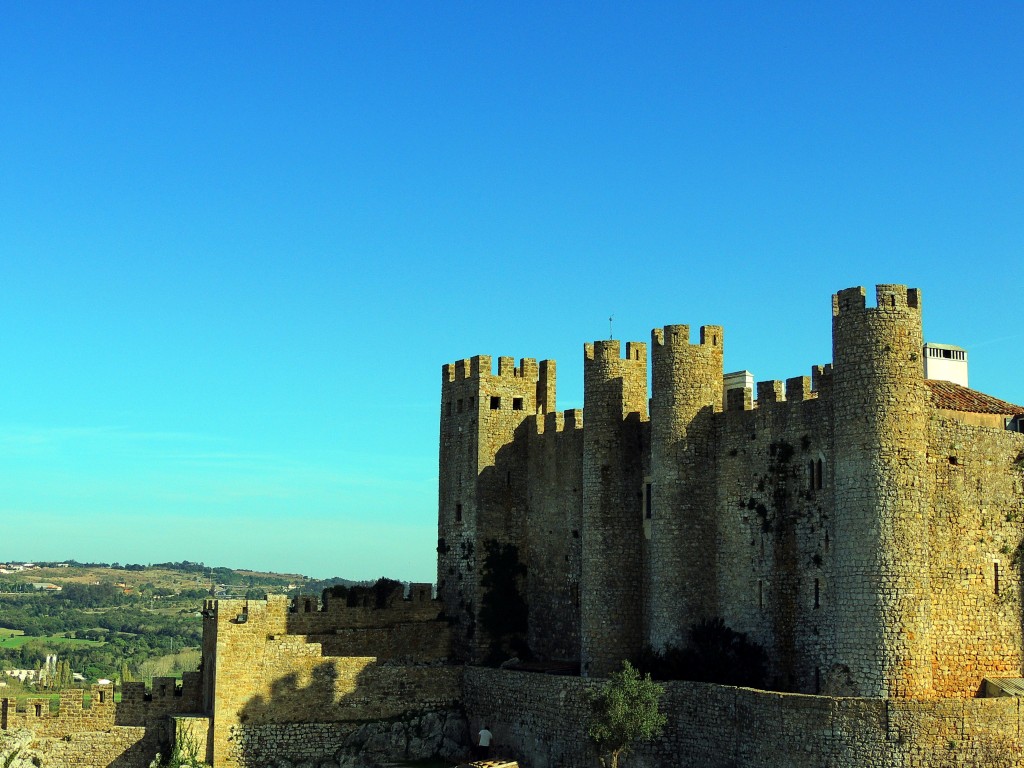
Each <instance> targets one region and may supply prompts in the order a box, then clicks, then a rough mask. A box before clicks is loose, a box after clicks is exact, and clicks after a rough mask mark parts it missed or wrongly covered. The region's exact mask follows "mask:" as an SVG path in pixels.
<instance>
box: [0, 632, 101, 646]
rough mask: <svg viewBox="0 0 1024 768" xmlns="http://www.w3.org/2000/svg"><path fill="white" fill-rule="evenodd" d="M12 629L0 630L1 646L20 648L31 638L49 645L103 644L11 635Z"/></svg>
mask: <svg viewBox="0 0 1024 768" xmlns="http://www.w3.org/2000/svg"><path fill="white" fill-rule="evenodd" d="M9 632H10V630H3V631H0V648H20V647H21V646H23V645H24V644H25V643H27V642H29V641H31V640H40V641H43V642H45V643H47V644H48V645H103V643H102V642H100V641H99V640H79V639H77V638H70V637H55V636H50V637H30V636H29V635H13V636H12V635H10V634H8V633H9Z"/></svg>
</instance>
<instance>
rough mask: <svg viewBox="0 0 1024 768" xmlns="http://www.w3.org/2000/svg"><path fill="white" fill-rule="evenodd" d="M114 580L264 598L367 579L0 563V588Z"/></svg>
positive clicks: (129, 587)
mask: <svg viewBox="0 0 1024 768" xmlns="http://www.w3.org/2000/svg"><path fill="white" fill-rule="evenodd" d="M43 583H46V584H52V585H56V586H59V587H63V586H64V585H67V584H87V585H100V584H103V585H107V584H109V585H112V586H115V587H117V588H119V589H121V590H123V591H125V592H126V593H131V592H142V593H146V594H150V595H154V596H156V597H171V596H176V595H187V596H189V597H199V596H200V595H199V592H200V591H202V592H204V593H205V594H207V595H216V594H231V595H238V596H245V595H247V596H249V597H260V596H262V595H263V594H290V595H295V594H299V593H302V594H320V593H321V592H322V591H323V590H324V589H325V588H327V587H330V586H333V585H335V584H341V585H344V586H352V585H355V584H368V583H370V582H359V581H354V580H352V579H344V578H341V577H335V578H331V579H310V578H309V577H307V576H303V575H301V574H297V573H273V572H269V571H256V570H248V569H233V568H224V567H220V566H208V565H206V564H204V563H196V562H191V561H188V560H183V561H181V562H167V563H153V564H147V565H142V564H136V563H128V564H125V565H122V564H120V563H89V562H85V563H83V562H79V561H77V560H62V561H60V562H28V561H10V562H7V563H0V592H11V591H18V592H21V591H29V590H30V589H31V588H32V587H31V585H32V584H43Z"/></svg>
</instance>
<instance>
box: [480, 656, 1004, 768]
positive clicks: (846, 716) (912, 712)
mask: <svg viewBox="0 0 1024 768" xmlns="http://www.w3.org/2000/svg"><path fill="white" fill-rule="evenodd" d="M600 684H601V681H594V680H586V679H583V678H576V677H557V676H552V675H540V674H534V673H529V672H513V671H508V670H497V669H485V668H481V667H467V668H466V671H465V677H464V704H465V709H466V714H467V717H468V719H469V725H470V730H471V731H473V730H474V729H476V728H479V726H480V724H481V723H487V725H488V727H489V728H490V730H491V731H492V732H493V733H494V736H495V743H496V745H497V749H498V751H499V752H507V753H510V754H511V755H513V756H515V757H516V758H517V759H518V760H519V763H520V765H521V766H523V768H555V767H556V766H558V767H559V768H584V766H586V767H588V768H589V766H592V765H594V764H595V761H594V756H593V754H592V753H590V752H589V743H588V739H587V734H586V728H587V725H586V724H587V718H588V709H587V705H586V698H585V695H586V691H587V690H588V689H595V688H597V687H598V686H599V685H600ZM665 688H666V693H665V696H664V698H663V703H662V710H663V711H665V712H667V713H669V722H668V724H667V726H666V728H665V731H664V733H663V735H662V736H661V737H660V738H658V739H656V740H654V741H652V742H649V743H647V744H644V745H642V746H640V747H638V748H637V750H636V751H635V752H634V753H633V754H631V755H630V756H629V758H628V760H627V761H626V763H625V765H626V766H627V767H628V768H662V767H663V766H668V765H671V766H678V767H679V768H688V767H689V766H692V767H693V768H779V766H786V768H821V767H822V766H858V768H860V767H869V768H911V767H913V768H946V766H978V767H979V768H981V766H991V767H992V768H995V767H997V766H1021V765H1024V744H1022V741H1021V722H1022V719H1024V718H1022V712H1021V708H1020V702H1019V699H1016V698H998V699H931V700H915V699H864V698H839V697H829V696H809V695H803V694H784V693H771V692H767V691H757V690H752V689H748V688H732V687H728V686H719V685H710V684H706V683H687V682H671V683H666V684H665Z"/></svg>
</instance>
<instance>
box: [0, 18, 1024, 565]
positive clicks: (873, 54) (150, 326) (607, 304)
mask: <svg viewBox="0 0 1024 768" xmlns="http://www.w3.org/2000/svg"><path fill="white" fill-rule="evenodd" d="M1022 39H1024V6H1022V5H1020V4H1019V3H1005V4H1001V3H971V4H968V3H963V4H946V3H930V4H928V5H927V6H921V5H919V4H909V3H907V4H900V3H896V4H893V3H857V4H848V5H846V6H841V5H840V4H833V3H828V4H825V3H807V4H802V3H784V4H773V3H754V2H746V3H728V2H725V3H702V4H693V5H687V4H682V3H653V2H652V3H603V2H587V3H582V2H581V3H568V2H563V3H547V2H545V3H515V4H507V3H506V4H498V3H427V2H407V3H322V4H318V3H298V4H280V3H273V4H271V3H244V4H243V3H218V4H207V3H203V4H201V3H176V4H166V3H162V4H159V3H143V4H140V3H99V4H89V5H85V4H70V3H66V4H62V3H20V4H16V3H7V4H5V5H4V6H3V7H2V9H0V370H2V371H3V374H2V375H0V560H3V559H12V558H24V559H63V558H71V557H74V558H77V559H80V560H85V559H92V560H106V561H115V560H116V561H119V562H122V563H124V562H142V563H146V562H157V561H163V560H180V559H188V560H202V561H205V562H206V563H208V564H215V565H227V566H233V567H252V568H267V569H275V570H279V571H289V572H300V573H305V574H309V575H313V576H329V575H342V576H347V577H350V578H375V577H377V576H381V575H388V576H394V577H399V578H405V579H415V580H433V578H434V546H435V543H436V536H437V533H436V521H435V520H436V492H437V491H436V487H437V468H436V463H437V445H436V443H437V420H438V402H439V398H440V368H441V365H442V364H443V363H445V362H448V361H451V360H455V359H457V358H461V357H468V356H470V355H473V354H492V355H494V356H495V357H497V356H498V355H513V356H515V357H517V358H519V357H524V356H527V357H536V358H554V359H556V360H557V361H558V363H559V369H558V371H559V407H561V408H565V407H574V406H579V405H581V404H582V364H581V358H582V345H583V343H584V342H585V341H588V340H593V339H595V338H604V337H606V335H607V333H608V317H609V315H614V318H615V321H614V330H615V335H616V336H617V337H620V338H624V339H636V340H649V338H650V329H651V328H653V327H655V326H660V325H664V324H667V323H690V324H693V325H700V324H702V323H715V324H722V325H724V326H725V329H726V336H725V353H726V367H727V369H728V370H735V369H740V368H747V369H749V370H751V371H753V372H754V374H755V375H756V377H757V378H758V379H771V378H785V377H787V376H795V375H800V374H804V373H807V372H808V371H809V368H810V366H811V365H812V364H816V363H823V362H827V361H828V360H830V358H831V346H830V345H831V342H830V323H831V313H830V295H831V294H832V293H833V292H834V291H836V290H837V289H840V288H844V287H848V286H851V285H873V284H874V283H876V282H902V283H908V284H910V285H913V286H917V287H919V288H921V289H922V291H923V297H924V311H925V335H926V338H927V339H929V340H932V341H941V342H947V343H954V344H959V345H961V346H965V347H967V348H968V349H969V350H970V354H971V384H972V386H973V387H975V388H977V389H981V390H983V391H986V392H989V393H991V394H994V395H997V396H999V397H1002V398H1004V399H1008V400H1012V401H1015V402H1018V403H1024V356H1022V355H1021V354H1020V349H1021V346H1022V344H1024V323H1022V319H1024V309H1022V307H1024V259H1022V246H1024V77H1022V73H1024V46H1022V45H1021V44H1020V41H1021V40H1022Z"/></svg>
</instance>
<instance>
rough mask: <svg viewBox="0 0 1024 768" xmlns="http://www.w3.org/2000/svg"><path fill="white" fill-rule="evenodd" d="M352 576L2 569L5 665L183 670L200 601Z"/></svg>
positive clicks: (198, 625) (140, 674)
mask: <svg viewBox="0 0 1024 768" xmlns="http://www.w3.org/2000/svg"><path fill="white" fill-rule="evenodd" d="M4 570H12V569H11V568H10V567H9V566H8V567H6V568H4ZM353 583H355V582H352V581H349V580H345V579H328V580H326V581H312V580H310V579H307V578H306V577H304V576H301V575H299V574H280V573H266V572H260V571H248V570H232V569H229V568H216V567H208V566H206V565H204V564H202V563H191V562H187V561H186V562H180V563H160V564H155V565H134V564H132V565H125V566H122V565H120V564H117V563H112V564H106V563H76V562H74V561H69V562H67V563H63V564H57V563H39V564H37V567H34V568H31V569H28V570H20V571H16V572H13V573H3V574H0V670H3V669H27V670H37V669H40V668H41V667H43V666H44V665H45V659H46V657H47V655H49V654H54V653H56V654H57V656H58V658H59V659H61V660H62V661H69V662H70V664H71V668H72V670H73V671H74V672H76V673H79V674H82V675H84V676H85V677H86V678H87V680H88V681H95V680H96V679H97V678H109V679H114V680H119V679H121V678H122V677H128V678H130V679H137V680H138V679H141V680H149V679H150V678H152V677H153V676H166V675H178V676H180V675H181V673H182V672H183V671H187V670H189V669H195V668H196V666H197V665H198V663H199V647H200V644H201V639H202V618H201V616H200V611H201V609H202V604H203V600H205V599H208V598H209V597H211V596H216V597H224V596H232V597H235V596H237V597H249V598H261V597H264V596H265V595H266V594H270V593H277V594H282V593H284V594H298V593H304V594H319V593H320V592H321V591H322V590H323V589H324V588H326V587H328V586H332V585H334V584H342V585H346V586H347V585H351V584H353ZM37 585H52V586H46V587H43V588H38V586H37ZM54 586H55V587H59V588H60V589H54V588H53V587H54ZM3 679H5V678H3V677H0V680H3Z"/></svg>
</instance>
